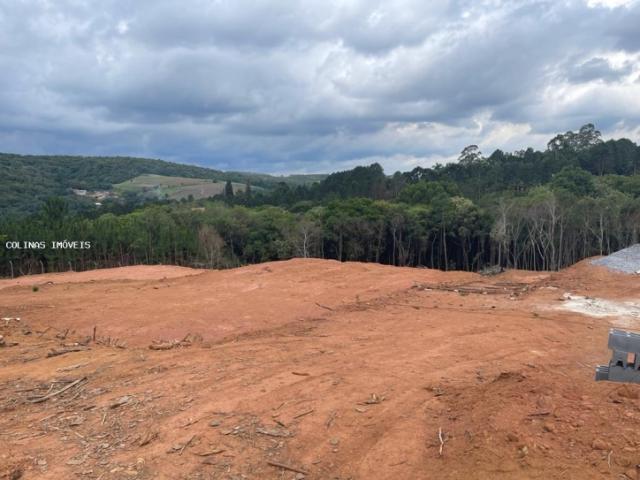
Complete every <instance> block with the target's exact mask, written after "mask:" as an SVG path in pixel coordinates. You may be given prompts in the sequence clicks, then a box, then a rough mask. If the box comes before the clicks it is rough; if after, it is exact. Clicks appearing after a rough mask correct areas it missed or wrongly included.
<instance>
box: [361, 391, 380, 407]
mask: <svg viewBox="0 0 640 480" xmlns="http://www.w3.org/2000/svg"><path fill="white" fill-rule="evenodd" d="M384 399H385V397H384V396H380V395H377V394H375V393H372V394H371V396H370V397H369V398H368V399H367V400H365V401H364V402H363V403H361V404H360V405H377V404H378V403H382V402H383V401H384Z"/></svg>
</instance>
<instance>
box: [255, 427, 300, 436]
mask: <svg viewBox="0 0 640 480" xmlns="http://www.w3.org/2000/svg"><path fill="white" fill-rule="evenodd" d="M256 433H260V434H262V435H268V436H270V437H290V436H292V435H291V432H289V431H288V430H281V429H278V428H264V427H258V428H256Z"/></svg>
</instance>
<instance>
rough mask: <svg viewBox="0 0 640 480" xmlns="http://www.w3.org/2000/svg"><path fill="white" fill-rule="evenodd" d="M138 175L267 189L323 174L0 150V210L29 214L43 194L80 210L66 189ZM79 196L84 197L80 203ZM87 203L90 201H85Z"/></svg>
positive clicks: (106, 185)
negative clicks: (229, 169)
mask: <svg viewBox="0 0 640 480" xmlns="http://www.w3.org/2000/svg"><path fill="white" fill-rule="evenodd" d="M142 174H156V175H166V176H176V177H187V178H204V179H211V180H221V181H231V182H238V183H245V182H251V184H253V185H254V186H261V187H265V188H270V187H272V186H273V185H275V184H276V183H278V182H280V181H285V182H286V183H291V184H293V185H298V184H303V183H305V182H309V181H310V180H316V179H321V178H323V177H324V176H323V175H319V176H313V175H312V176H305V175H292V176H289V177H284V178H281V177H274V176H271V175H265V174H259V173H242V172H221V171H219V170H212V169H210V168H204V167H198V166H194V165H184V164H180V163H171V162H165V161H162V160H151V159H146V158H131V157H78V156H44V155H14V154H8V153H0V212H2V213H3V214H5V215H8V214H12V213H17V214H23V213H35V212H36V211H37V210H38V209H39V208H42V206H43V205H44V202H45V201H46V200H47V198H49V197H53V196H59V197H65V198H66V200H67V202H68V203H69V205H70V207H73V208H72V210H76V211H82V210H83V207H85V208H84V210H86V207H87V202H86V199H82V198H78V197H77V196H75V195H74V194H73V191H72V189H79V190H91V191H96V190H110V189H111V188H112V185H114V184H117V183H121V182H124V181H125V180H129V179H131V178H134V177H137V176H138V175H142ZM83 200H84V202H83ZM89 203H90V202H89Z"/></svg>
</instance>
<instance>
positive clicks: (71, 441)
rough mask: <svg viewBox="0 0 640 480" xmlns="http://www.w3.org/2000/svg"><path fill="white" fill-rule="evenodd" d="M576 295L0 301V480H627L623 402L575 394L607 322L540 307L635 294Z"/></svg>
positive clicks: (628, 420) (570, 279)
mask: <svg viewBox="0 0 640 480" xmlns="http://www.w3.org/2000/svg"><path fill="white" fill-rule="evenodd" d="M153 268H156V267H153ZM87 273H88V274H91V272H87ZM121 273H122V274H123V276H122V277H121V278H126V276H127V272H126V270H124V271H122V272H121ZM592 274H593V275H601V274H603V275H604V274H607V275H610V274H608V273H606V272H605V273H601V269H596V268H594V267H591V266H588V267H586V266H579V267H578V268H577V269H573V270H571V271H565V272H560V273H547V274H539V273H531V272H517V271H511V272H506V273H505V274H501V275H497V276H494V277H481V276H479V275H475V274H467V273H460V272H449V273H445V272H438V271H431V270H421V269H408V268H394V267H387V266H381V265H374V264H358V263H338V262H333V261H322V260H294V261H288V262H277V263H270V264H263V265H255V266H251V267H244V268H240V269H236V270H228V271H219V272H218V271H212V272H208V271H207V272H204V273H199V274H197V275H191V276H182V277H176V278H167V279H161V278H159V277H157V276H156V277H145V278H138V279H131V278H129V279H126V280H116V279H115V278H114V277H113V276H112V277H110V278H109V279H105V278H103V279H102V281H100V280H96V281H80V282H77V283H76V282H73V280H74V279H73V277H74V275H73V274H65V275H68V280H69V282H68V283H65V284H53V285H47V284H45V285H43V286H42V287H41V288H40V290H39V291H38V292H33V291H32V290H31V289H30V288H28V287H27V286H26V285H27V284H22V285H18V286H14V287H15V288H6V289H5V290H3V292H2V295H1V296H0V315H1V316H2V317H3V318H4V319H3V320H0V335H3V337H4V340H5V346H3V347H0V478H19V477H20V475H21V476H22V478H51V479H57V478H74V477H78V478H86V479H98V478H101V479H103V480H107V479H124V478H128V479H152V478H184V479H201V478H220V479H240V478H244V479H294V478H298V479H301V478H308V479H328V478H331V479H343V480H346V479H348V478H352V479H354V478H371V479H394V480H395V479H397V478H415V479H428V478H434V476H437V478H443V479H458V478H471V479H475V478H477V479H481V478H498V479H500V478H505V479H507V478H509V479H513V478H516V479H517V478H523V479H524V478H581V479H591V478H594V479H595V478H604V477H607V478H609V477H610V478H624V477H623V475H627V477H628V478H633V477H632V475H635V474H634V472H633V471H632V470H633V467H634V465H635V464H637V463H639V460H640V442H638V441H637V439H636V437H637V435H636V432H637V431H638V428H640V416H639V415H638V411H640V399H639V396H638V394H637V392H636V389H635V388H634V387H633V386H624V385H617V384H610V383H595V382H594V380H593V378H594V367H595V365H596V364H598V363H603V362H604V363H606V361H607V360H608V358H609V352H608V351H607V347H606V344H607V333H608V328H609V325H610V324H609V321H608V320H607V319H606V318H593V317H588V316H583V315H580V314H577V313H574V312H570V311H561V310H559V309H549V308H548V307H549V306H550V305H556V304H560V303H561V302H563V301H564V300H563V298H562V294H563V292H565V291H572V292H575V293H576V294H580V295H586V294H591V295H594V296H597V297H599V298H608V295H609V293H610V292H613V291H617V292H618V295H619V294H620V293H619V292H620V291H627V292H632V293H633V294H637V293H638V292H640V279H638V278H636V277H629V276H624V275H610V276H608V277H607V278H608V283H603V282H601V281H599V280H598V281H596V280H594V277H592V276H590V275H592ZM93 275H100V272H93ZM90 278H92V279H93V280H95V277H90ZM576 279H580V281H581V283H580V284H579V285H577V284H576V283H575V282H576ZM620 279H623V280H624V281H621V280H620ZM616 282H617V283H616ZM16 317H19V318H20V320H17V319H16ZM94 325H95V326H97V332H96V335H95V338H94V337H93V326H94ZM187 334H189V335H187ZM154 340H158V342H157V343H154V342H153V341H154ZM10 345H11V346H10ZM152 345H153V346H155V347H157V349H150V348H149V347H150V346H152Z"/></svg>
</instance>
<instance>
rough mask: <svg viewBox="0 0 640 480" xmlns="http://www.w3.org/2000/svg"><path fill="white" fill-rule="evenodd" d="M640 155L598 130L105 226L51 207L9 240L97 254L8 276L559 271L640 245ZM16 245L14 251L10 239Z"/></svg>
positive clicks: (151, 208)
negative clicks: (194, 270) (162, 269)
mask: <svg viewBox="0 0 640 480" xmlns="http://www.w3.org/2000/svg"><path fill="white" fill-rule="evenodd" d="M639 163H640V148H639V147H638V146H637V145H635V144H634V143H633V142H631V141H629V140H626V139H621V140H615V141H608V142H603V141H602V140H601V138H600V134H599V132H598V131H597V130H595V128H594V127H593V126H592V125H586V126H584V127H582V128H581V129H580V130H578V131H577V132H567V133H565V134H562V135H558V136H556V137H554V139H552V140H551V141H550V142H549V144H548V146H547V149H546V150H545V151H544V152H540V151H534V150H532V149H527V150H524V151H519V152H513V153H504V152H501V151H496V152H494V153H493V154H492V155H491V156H489V157H484V156H483V155H482V153H481V152H480V151H479V149H478V148H477V147H476V146H469V147H467V148H465V149H464V150H463V151H462V153H461V155H460V158H459V161H458V162H457V163H452V164H448V165H436V166H435V167H433V168H426V169H425V168H416V169H414V170H413V171H411V172H405V173H399V172H398V173H396V174H394V175H392V176H386V175H385V174H384V172H383V170H382V168H381V167H380V166H379V165H377V164H374V165H370V166H368V167H357V168H355V169H353V170H349V171H346V172H338V173H335V174H332V175H329V176H328V177H327V178H325V179H324V180H323V181H321V182H317V183H315V184H313V185H311V186H305V185H298V186H291V185H289V184H286V183H281V184H278V185H277V186H276V188H274V189H272V190H270V191H260V192H257V191H256V192H252V191H251V189H250V188H248V189H247V193H240V194H235V195H234V193H233V191H232V190H231V191H229V189H225V193H224V194H223V195H221V196H220V197H217V198H212V199H207V200H198V201H182V202H167V201H165V202H156V203H154V204H147V205H143V206H139V207H136V208H135V209H133V210H132V211H126V210H113V211H110V212H107V213H103V214H102V215H99V216H89V215H82V214H79V213H74V212H72V211H70V210H69V209H68V206H67V205H66V204H65V201H64V200H61V199H58V198H51V199H49V200H48V201H47V202H46V203H45V205H44V207H43V208H42V209H41V211H40V212H39V213H37V214H35V215H32V216H28V217H23V218H16V217H14V218H8V217H5V218H2V219H0V233H1V234H3V235H4V238H5V239H9V240H33V241H45V242H47V243H49V241H52V240H65V239H66V240H69V241H73V240H81V241H89V242H91V245H92V248H91V249H88V250H87V249H83V250H52V249H49V248H45V249H43V250H16V249H6V248H2V249H1V250H0V275H4V276H9V275H12V274H13V275H20V274H26V273H39V272H41V271H61V270H68V269H74V270H83V269H90V268H98V267H113V266H125V265H134V264H158V263H166V264H176V265H185V266H195V267H206V268H228V267H234V266H239V265H244V264H249V263H257V262H264V261H271V260H280V259H288V258H292V257H317V258H331V259H337V260H341V261H349V260H351V261H365V262H379V263H385V264H390V265H400V266H414V267H419V266H424V267H429V268H439V269H443V270H452V269H463V270H472V271H478V270H481V269H482V268H484V267H487V266H494V265H500V266H503V267H507V268H524V269H532V270H555V269H558V268H562V267H565V266H568V265H571V264H573V263H575V262H576V261H579V260H580V259H583V258H585V257H588V256H592V255H599V254H608V253H610V252H612V251H615V250H618V249H620V248H624V247H626V246H628V245H630V244H633V243H637V242H638V237H639V233H640V232H639V229H640V175H638V174H637V167H638V164H639ZM3 244H4V240H3Z"/></svg>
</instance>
